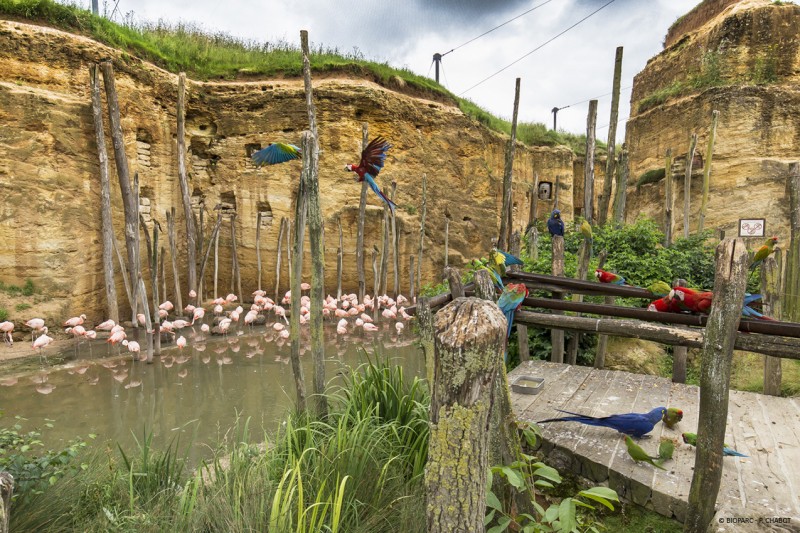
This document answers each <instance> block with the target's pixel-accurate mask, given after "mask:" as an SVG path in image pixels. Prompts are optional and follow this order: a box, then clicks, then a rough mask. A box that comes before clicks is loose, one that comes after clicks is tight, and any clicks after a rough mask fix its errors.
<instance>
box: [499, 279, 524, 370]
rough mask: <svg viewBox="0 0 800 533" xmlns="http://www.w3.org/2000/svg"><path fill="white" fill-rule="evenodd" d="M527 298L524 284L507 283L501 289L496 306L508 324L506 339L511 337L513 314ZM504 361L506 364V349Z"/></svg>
mask: <svg viewBox="0 0 800 533" xmlns="http://www.w3.org/2000/svg"><path fill="white" fill-rule="evenodd" d="M527 296H528V287H526V286H525V284H524V283H509V284H508V285H506V287H505V289H503V294H501V295H500V298H498V300H497V306H498V307H499V308H500V310H501V311H502V312H503V315H505V317H506V321H507V322H508V329H507V330H506V338H508V337H509V336H510V335H511V325H512V324H513V323H514V313H515V312H516V310H517V309H519V307H520V306H521V305H522V300H524V299H525V298H526V297H527ZM505 361H506V362H508V349H506V356H505Z"/></svg>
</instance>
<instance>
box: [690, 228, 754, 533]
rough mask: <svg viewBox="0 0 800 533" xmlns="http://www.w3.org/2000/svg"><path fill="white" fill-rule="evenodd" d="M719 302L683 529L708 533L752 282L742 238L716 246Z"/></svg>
mask: <svg viewBox="0 0 800 533" xmlns="http://www.w3.org/2000/svg"><path fill="white" fill-rule="evenodd" d="M715 259H716V261H715V264H716V265H717V267H716V274H715V277H714V302H713V304H712V305H711V312H710V313H709V317H708V322H707V324H706V332H705V339H704V341H703V352H702V355H701V357H702V362H701V366H700V406H699V409H698V413H699V414H700V417H699V420H698V430H697V453H696V455H695V463H694V475H693V477H692V486H691V489H690V491H689V505H688V507H687V510H686V520H685V522H684V529H683V530H684V531H685V532H686V533H705V532H706V531H707V530H708V527H709V524H710V523H711V519H712V517H713V516H714V506H715V504H716V501H717V494H718V492H719V486H720V482H721V480H722V457H723V456H722V448H723V446H724V443H725V427H726V425H727V418H728V394H729V388H730V377H731V361H732V359H733V345H734V340H735V339H736V330H737V329H738V327H739V320H740V319H741V316H742V299H743V298H744V291H745V286H746V285H747V272H748V268H747V267H748V263H749V260H748V256H747V248H746V247H745V245H744V242H743V241H742V240H741V239H726V240H724V241H722V242H721V243H720V244H719V246H717V253H716V258H715Z"/></svg>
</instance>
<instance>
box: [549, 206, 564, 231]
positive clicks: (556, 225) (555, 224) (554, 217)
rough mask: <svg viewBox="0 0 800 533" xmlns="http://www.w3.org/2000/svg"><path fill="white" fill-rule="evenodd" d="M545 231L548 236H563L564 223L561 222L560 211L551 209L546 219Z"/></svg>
mask: <svg viewBox="0 0 800 533" xmlns="http://www.w3.org/2000/svg"><path fill="white" fill-rule="evenodd" d="M547 231H549V232H550V235H561V236H562V237H563V236H564V221H563V220H561V211H559V210H558V209H553V212H552V213H550V218H548V219H547Z"/></svg>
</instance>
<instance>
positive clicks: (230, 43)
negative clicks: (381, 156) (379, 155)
mask: <svg viewBox="0 0 800 533" xmlns="http://www.w3.org/2000/svg"><path fill="white" fill-rule="evenodd" d="M0 17H2V18H13V19H22V20H29V21H31V22H38V23H44V24H47V25H51V26H54V27H56V28H59V29H62V30H65V31H69V32H72V33H77V34H81V35H86V36H88V37H91V38H93V39H95V40H97V41H99V42H101V43H103V44H106V45H108V46H111V47H113V48H117V49H119V50H123V51H125V52H128V53H130V54H132V55H135V56H137V57H139V58H141V59H144V60H147V61H149V62H152V63H153V64H155V65H158V66H159V67H161V68H164V69H166V70H168V71H170V72H175V73H177V72H186V73H187V74H188V75H189V76H190V77H192V78H194V79H200V80H208V79H237V78H242V77H249V78H253V77H300V76H302V55H301V52H300V49H299V47H298V46H297V45H295V44H292V43H289V42H287V41H277V42H269V41H268V42H262V41H256V40H249V39H241V38H238V37H234V36H232V35H229V34H226V33H222V32H217V33H211V32H208V31H205V30H203V29H202V28H200V27H198V26H196V25H193V24H186V23H178V24H170V23H166V22H163V21H159V22H158V23H155V24H153V23H135V22H134V21H133V20H132V19H130V18H129V19H127V20H125V22H124V23H123V24H117V23H115V22H112V21H110V20H108V19H106V18H104V17H100V16H95V15H93V14H92V13H91V11H88V10H86V9H83V8H82V7H80V6H76V5H69V4H60V3H57V2H54V1H53V0H0ZM311 52H312V54H313V61H312V69H313V70H314V71H315V72H318V73H342V74H350V75H354V76H358V77H364V78H372V79H374V81H376V82H377V83H380V84H382V85H386V86H390V87H392V88H393V89H398V87H401V86H403V85H406V86H407V87H409V88H410V90H411V91H413V92H415V93H422V94H424V95H426V96H429V97H433V98H437V99H439V100H444V101H449V102H453V103H455V104H457V105H458V107H459V108H460V109H461V111H462V112H463V113H465V114H466V115H468V116H470V117H472V118H474V119H476V120H477V121H478V122H480V123H481V124H483V125H484V126H486V127H488V128H490V129H492V130H495V131H498V132H503V133H506V134H510V132H511V123H510V122H509V121H507V120H503V119H500V118H497V117H495V116H494V115H491V114H490V113H488V112H487V111H485V110H483V109H481V108H480V107H478V106H477V105H476V104H474V103H472V102H470V101H469V100H465V99H463V98H459V97H457V96H455V95H454V94H453V93H451V92H450V91H448V90H447V89H445V88H444V87H442V86H441V85H439V84H438V83H436V82H435V81H433V80H431V79H430V78H426V77H424V76H420V75H418V74H415V73H413V72H411V71H410V70H408V69H397V68H394V67H391V66H390V65H389V64H388V63H379V62H376V61H370V60H367V59H366V58H365V56H364V54H363V53H362V52H361V51H360V50H358V49H357V48H354V49H353V50H352V51H351V52H342V51H340V50H339V49H337V48H330V47H325V46H323V45H316V46H312V50H311ZM510 108H511V103H509V110H510ZM517 138H518V139H519V140H520V141H521V142H523V143H525V144H527V145H531V146H557V145H565V146H568V147H570V148H572V150H573V151H575V152H576V153H578V154H583V153H584V152H585V144H586V141H585V139H586V136H585V135H575V134H571V133H566V132H564V131H561V132H554V131H551V130H548V128H547V127H546V126H545V125H544V124H541V123H521V124H519V126H518V128H517Z"/></svg>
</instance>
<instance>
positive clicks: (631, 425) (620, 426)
mask: <svg viewBox="0 0 800 533" xmlns="http://www.w3.org/2000/svg"><path fill="white" fill-rule="evenodd" d="M556 411H560V412H562V413H567V414H569V415H572V416H564V417H561V418H548V419H547V420H540V421H539V422H537V424H544V423H545V422H580V423H581V424H587V425H590V426H601V427H607V428H611V429H616V430H617V431H619V432H620V433H624V434H625V435H630V436H632V437H636V438H637V439H639V438H642V437H643V436H645V435H647V434H648V433H650V432H651V431H653V428H654V427H655V426H656V424H657V423H659V422H660V421H661V418H662V417H663V416H664V413H666V412H667V408H666V407H656V408H655V409H653V410H652V411H650V412H649V413H625V414H620V415H609V416H602V417H595V416H588V415H581V414H578V413H573V412H571V411H564V410H562V409H556Z"/></svg>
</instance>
